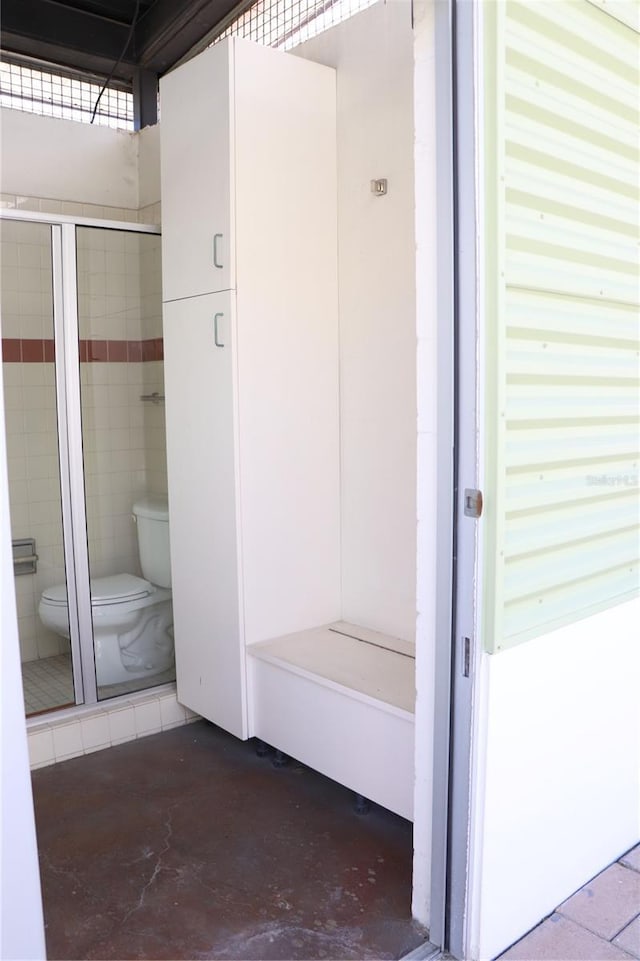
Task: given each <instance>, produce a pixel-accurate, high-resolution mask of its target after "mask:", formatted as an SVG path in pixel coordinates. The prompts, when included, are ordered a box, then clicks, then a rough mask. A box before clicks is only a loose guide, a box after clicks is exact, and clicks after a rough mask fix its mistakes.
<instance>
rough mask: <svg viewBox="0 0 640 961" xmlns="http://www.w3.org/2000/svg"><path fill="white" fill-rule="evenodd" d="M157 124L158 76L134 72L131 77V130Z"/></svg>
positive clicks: (149, 71) (144, 72)
mask: <svg viewBox="0 0 640 961" xmlns="http://www.w3.org/2000/svg"><path fill="white" fill-rule="evenodd" d="M157 122H158V74H157V73H153V72H152V71H151V70H136V72H135V74H134V77H133V129H134V130H142V128H143V127H150V126H153V124H155V123H157Z"/></svg>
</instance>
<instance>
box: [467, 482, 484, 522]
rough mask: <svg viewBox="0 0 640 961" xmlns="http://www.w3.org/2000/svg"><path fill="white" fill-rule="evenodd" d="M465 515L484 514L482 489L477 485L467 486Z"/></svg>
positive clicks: (475, 515) (476, 515)
mask: <svg viewBox="0 0 640 961" xmlns="http://www.w3.org/2000/svg"><path fill="white" fill-rule="evenodd" d="M464 513H465V517H480V515H481V514H482V491H479V490H476V489H475V487H465V491H464Z"/></svg>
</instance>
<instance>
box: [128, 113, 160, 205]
mask: <svg viewBox="0 0 640 961" xmlns="http://www.w3.org/2000/svg"><path fill="white" fill-rule="evenodd" d="M134 136H135V138H136V142H137V147H138V207H148V206H150V205H151V204H157V203H158V202H159V200H160V127H159V125H158V124H156V125H155V126H153V127H143V128H142V130H141V131H140V132H139V133H137V134H135V135H134Z"/></svg>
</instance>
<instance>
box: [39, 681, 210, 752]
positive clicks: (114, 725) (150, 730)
mask: <svg viewBox="0 0 640 961" xmlns="http://www.w3.org/2000/svg"><path fill="white" fill-rule="evenodd" d="M197 720H199V715H197V714H195V713H194V712H193V711H191V710H189V708H186V707H184V705H182V704H180V702H179V701H178V698H177V694H176V686H175V684H173V683H170V684H163V685H161V686H159V687H157V688H153V689H151V690H148V689H147V690H145V691H140V692H138V693H136V694H126V695H122V696H120V697H114V698H110V699H109V700H108V701H104V702H102V703H100V704H80V705H77V706H74V707H70V708H66V709H64V710H59V711H52V712H51V713H49V714H42V715H38V716H37V717H32V718H28V719H27V740H28V744H29V760H30V766H31V770H36V769H37V768H41V767H47V766H48V765H49V764H57V763H58V762H59V761H68V760H70V759H71V758H74V757H80V756H81V755H83V754H93V752H94V751H103V750H105V749H106V748H108V747H115V746H116V745H118V744H124V743H126V742H127V741H135V740H137V739H138V738H140V737H146V736H147V735H149V734H158V733H160V731H168V730H171V729H172V728H174V727H180V726H181V725H183V724H190V723H192V722H193V721H197Z"/></svg>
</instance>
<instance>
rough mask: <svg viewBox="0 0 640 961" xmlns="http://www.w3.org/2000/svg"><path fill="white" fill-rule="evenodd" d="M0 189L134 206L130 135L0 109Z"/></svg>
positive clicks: (132, 139)
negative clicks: (0, 136)
mask: <svg viewBox="0 0 640 961" xmlns="http://www.w3.org/2000/svg"><path fill="white" fill-rule="evenodd" d="M0 124H1V125H2V138H1V139H0V164H1V169H2V179H1V183H0V186H1V189H2V192H3V193H4V194H18V195H22V196H29V197H32V196H35V197H47V198H50V199H52V200H56V201H58V202H63V201H74V202H80V203H84V204H98V205H104V206H109V207H130V208H134V209H135V208H137V207H138V165H137V150H136V139H135V137H134V135H133V134H130V133H126V132H125V131H122V130H112V129H111V128H110V127H95V126H91V125H89V124H82V123H76V122H75V121H73V120H59V119H57V118H55V117H39V116H36V115H35V114H30V113H23V112H22V111H21V110H10V109H8V108H2V109H0Z"/></svg>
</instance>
